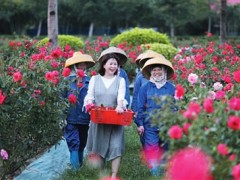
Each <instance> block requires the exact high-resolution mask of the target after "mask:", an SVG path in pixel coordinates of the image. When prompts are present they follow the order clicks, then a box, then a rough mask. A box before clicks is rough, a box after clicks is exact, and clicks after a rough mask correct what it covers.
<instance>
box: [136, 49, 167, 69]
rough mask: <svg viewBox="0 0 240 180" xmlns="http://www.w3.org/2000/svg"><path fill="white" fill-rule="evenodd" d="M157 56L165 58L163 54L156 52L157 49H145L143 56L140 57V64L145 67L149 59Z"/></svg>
mask: <svg viewBox="0 0 240 180" xmlns="http://www.w3.org/2000/svg"><path fill="white" fill-rule="evenodd" d="M155 57H161V58H164V56H163V55H161V54H159V53H157V52H155V51H153V50H150V49H149V50H147V51H145V52H144V53H143V54H142V56H141V59H140V61H139V66H140V67H143V66H144V64H145V63H146V61H147V60H149V59H152V58H155Z"/></svg>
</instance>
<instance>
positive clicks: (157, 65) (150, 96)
mask: <svg viewBox="0 0 240 180" xmlns="http://www.w3.org/2000/svg"><path fill="white" fill-rule="evenodd" d="M142 73H143V75H144V77H145V78H146V79H148V80H149V81H148V82H147V83H146V84H145V85H143V86H142V87H141V88H140V90H139V94H138V107H137V112H138V113H137V117H136V118H135V120H134V121H135V123H136V125H137V131H138V134H139V135H140V136H141V137H142V138H141V139H142V145H143V149H144V152H145V157H146V161H147V165H148V167H149V169H150V171H151V173H152V175H154V176H158V175H159V166H160V163H161V160H160V158H159V159H153V158H151V157H149V154H154V155H155V156H156V155H158V154H161V152H162V149H164V150H167V143H166V142H163V141H162V140H161V139H160V137H159V130H161V129H159V127H158V126H153V125H152V124H151V114H153V113H154V111H156V110H159V111H161V105H159V104H158V103H157V102H156V101H155V99H154V98H158V97H159V98H161V97H164V96H170V97H172V98H174V93H175V86H174V85H173V84H171V83H170V82H168V80H169V79H170V78H171V77H172V76H173V74H174V69H173V66H172V64H171V62H170V61H168V60H167V59H165V58H164V57H163V56H160V57H156V58H153V59H150V60H148V61H147V62H146V63H145V64H144V66H143V68H142ZM149 152H150V153H149ZM156 157H157V156H156Z"/></svg>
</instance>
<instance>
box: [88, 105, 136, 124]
mask: <svg viewBox="0 0 240 180" xmlns="http://www.w3.org/2000/svg"><path fill="white" fill-rule="evenodd" d="M132 119H133V111H131V110H126V111H124V112H123V113H121V114H118V113H117V112H116V111H115V109H113V108H109V107H95V108H93V109H91V120H92V121H93V122H94V123H96V124H115V125H122V126H130V125H131V123H132Z"/></svg>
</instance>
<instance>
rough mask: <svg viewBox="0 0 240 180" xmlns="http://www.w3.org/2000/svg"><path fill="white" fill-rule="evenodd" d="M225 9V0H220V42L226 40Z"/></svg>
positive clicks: (222, 42)
mask: <svg viewBox="0 0 240 180" xmlns="http://www.w3.org/2000/svg"><path fill="white" fill-rule="evenodd" d="M226 10H227V0H221V12H220V43H221V44H224V43H225V41H226V29H227V28H226V24H227V20H226Z"/></svg>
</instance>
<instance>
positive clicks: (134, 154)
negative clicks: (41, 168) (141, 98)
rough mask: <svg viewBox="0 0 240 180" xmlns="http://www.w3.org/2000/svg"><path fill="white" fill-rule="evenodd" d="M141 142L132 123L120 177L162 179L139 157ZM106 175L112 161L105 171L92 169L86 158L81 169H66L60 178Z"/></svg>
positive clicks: (80, 179)
mask: <svg viewBox="0 0 240 180" xmlns="http://www.w3.org/2000/svg"><path fill="white" fill-rule="evenodd" d="M140 149H141V144H140V140H139V137H138V135H137V130H136V126H135V125H132V126H129V127H126V128H125V153H124V154H123V156H122V160H121V165H120V169H119V172H118V177H121V178H122V180H155V179H158V180H159V179H160V177H158V178H154V177H152V176H151V174H150V172H149V170H148V168H147V167H146V166H145V165H143V164H142V162H141V161H140V157H139V152H140ZM103 174H104V175H106V176H109V175H110V174H111V162H107V163H106V165H105V170H104V173H103V172H100V171H99V170H98V169H91V168H90V167H89V166H87V165H86V158H85V160H84V164H83V166H82V167H81V169H80V170H79V171H72V170H71V169H68V170H66V171H65V172H64V173H63V174H62V175H61V177H60V178H58V179H59V180H69V179H71V180H99V179H101V177H102V176H103Z"/></svg>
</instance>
